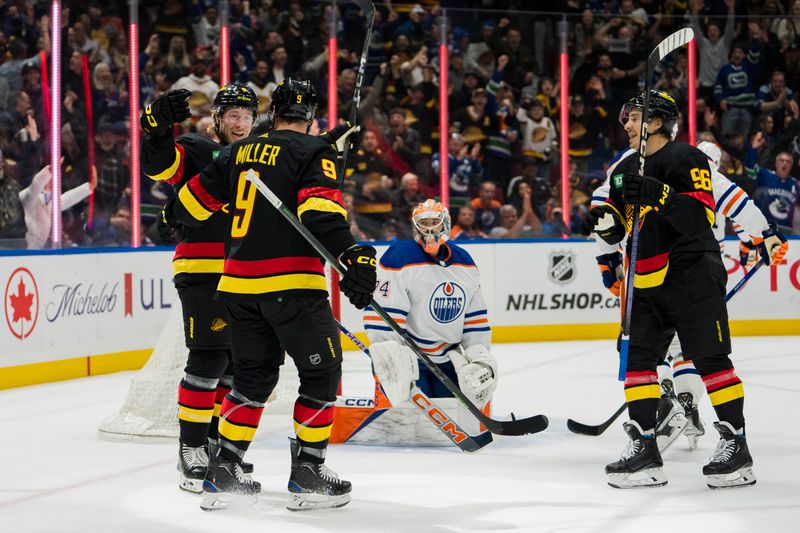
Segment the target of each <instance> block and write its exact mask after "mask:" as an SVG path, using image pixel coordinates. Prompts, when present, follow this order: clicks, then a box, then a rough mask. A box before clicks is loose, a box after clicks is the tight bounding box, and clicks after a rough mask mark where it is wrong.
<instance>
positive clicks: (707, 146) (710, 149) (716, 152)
mask: <svg viewBox="0 0 800 533" xmlns="http://www.w3.org/2000/svg"><path fill="white" fill-rule="evenodd" d="M697 148H698V149H699V150H700V151H701V152H703V153H704V154H706V157H708V159H709V161H711V162H712V163H714V166H715V167H718V166H719V160H720V159H721V158H722V150H720V148H719V146H717V145H716V144H714V143H712V142H710V141H702V142H700V143H699V144H698V145H697Z"/></svg>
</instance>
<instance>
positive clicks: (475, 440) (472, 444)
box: [457, 431, 494, 452]
mask: <svg viewBox="0 0 800 533" xmlns="http://www.w3.org/2000/svg"><path fill="white" fill-rule="evenodd" d="M492 441H494V438H493V437H492V433H491V432H489V431H484V432H483V433H481V434H479V435H475V436H474V437H469V438H467V439H466V440H463V441H461V442H459V443H458V444H457V446H458V447H459V448H461V449H462V450H463V451H465V452H477V451H478V450H480V449H481V448H483V447H484V446H486V445H487V444H490V443H491V442H492Z"/></svg>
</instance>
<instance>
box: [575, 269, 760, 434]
mask: <svg viewBox="0 0 800 533" xmlns="http://www.w3.org/2000/svg"><path fill="white" fill-rule="evenodd" d="M763 264H764V259H763V258H762V259H759V261H758V263H756V264H755V265H753V268H751V269H750V272H748V273H747V274H746V275H745V276H744V277H743V278H742V279H740V280H739V282H738V283H737V284H736V285H734V287H733V288H732V289H731V290H730V291H728V294H726V295H725V301H726V302H728V301H729V300H730V299H731V298H733V297H734V296H736V294H737V293H738V292H739V291H740V290H741V289H742V287H744V286H745V284H746V283H747V281H748V280H749V279H750V278H752V277H753V274H755V273H756V270H758V269H759V268H761V266H762V265H763ZM626 407H628V402H625V403H623V404H622V405H621V406H620V408H619V409H617V412H615V413H614V414H613V415H611V418H609V419H608V420H606V421H605V422H603V423H602V424H600V425H598V426H590V425H588V424H581V423H580V422H576V421H574V420H572V419H571V418H568V419H567V428H568V429H569V430H570V431H571V432H573V433H579V434H581V435H591V436H593V437H596V436H598V435H600V434H601V433H603V432H604V431H605V430H607V429H608V427H609V426H610V425H611V424H613V423H614V420H616V419H617V418H619V415H621V414H622V412H623V411H624V410H625V408H626Z"/></svg>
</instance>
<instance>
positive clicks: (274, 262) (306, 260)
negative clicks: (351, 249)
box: [223, 256, 324, 276]
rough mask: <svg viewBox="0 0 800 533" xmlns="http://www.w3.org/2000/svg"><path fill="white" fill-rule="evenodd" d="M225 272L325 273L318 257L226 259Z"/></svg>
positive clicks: (243, 274)
mask: <svg viewBox="0 0 800 533" xmlns="http://www.w3.org/2000/svg"><path fill="white" fill-rule="evenodd" d="M223 272H224V273H225V274H230V275H232V276H266V275H271V274H289V273H292V272H313V273H315V274H324V270H323V268H322V261H320V259H319V258H318V257H303V256H294V257H276V258H275V259H260V260H257V261H242V260H239V259H226V260H225V267H224V268H223Z"/></svg>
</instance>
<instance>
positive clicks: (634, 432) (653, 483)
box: [606, 421, 667, 489]
mask: <svg viewBox="0 0 800 533" xmlns="http://www.w3.org/2000/svg"><path fill="white" fill-rule="evenodd" d="M622 427H623V428H624V429H625V432H626V433H627V434H628V437H630V439H631V440H630V442H628V444H627V446H626V447H625V450H623V452H622V456H621V457H620V459H619V461H616V462H613V463H611V464H608V465H606V475H607V476H608V484H609V485H611V486H612V487H614V488H615V489H634V488H639V487H660V486H662V485H666V484H667V476H666V475H664V471H663V470H662V467H663V466H664V462H663V461H662V460H661V454H660V453H659V452H658V445H657V444H656V439H654V438H653V437H650V438H647V437H645V436H643V435H642V428H641V427H639V424H637V423H636V422H634V421H630V422H625V423H624V424H623V425H622Z"/></svg>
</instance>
